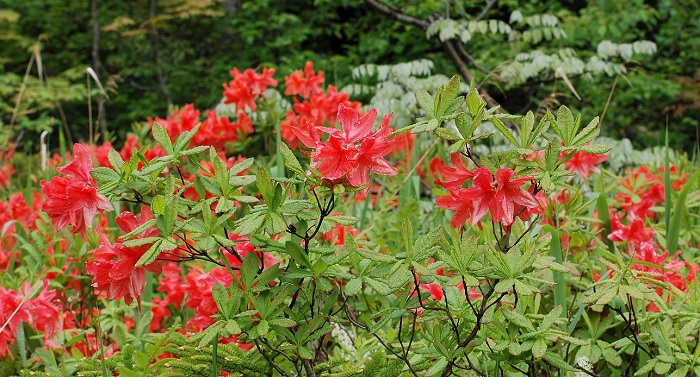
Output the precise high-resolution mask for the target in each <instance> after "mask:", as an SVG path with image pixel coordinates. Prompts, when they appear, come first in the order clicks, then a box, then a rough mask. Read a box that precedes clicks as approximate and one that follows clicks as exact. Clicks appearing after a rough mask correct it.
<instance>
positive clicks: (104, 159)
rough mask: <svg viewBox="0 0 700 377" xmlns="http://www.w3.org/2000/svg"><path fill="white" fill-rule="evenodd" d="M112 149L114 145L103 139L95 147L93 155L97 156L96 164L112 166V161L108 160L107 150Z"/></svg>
mask: <svg viewBox="0 0 700 377" xmlns="http://www.w3.org/2000/svg"><path fill="white" fill-rule="evenodd" d="M112 149H114V147H113V146H112V143H110V142H109V141H105V142H104V143H103V144H102V145H100V146H99V147H95V156H96V157H97V165H98V166H104V167H107V168H111V167H112V163H110V162H109V151H111V150H112Z"/></svg>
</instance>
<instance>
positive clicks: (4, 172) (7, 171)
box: [0, 162, 15, 187]
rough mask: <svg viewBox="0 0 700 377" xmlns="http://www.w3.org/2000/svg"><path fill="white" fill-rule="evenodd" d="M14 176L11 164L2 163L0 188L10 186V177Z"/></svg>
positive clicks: (0, 166)
mask: <svg viewBox="0 0 700 377" xmlns="http://www.w3.org/2000/svg"><path fill="white" fill-rule="evenodd" d="M14 174H15V169H14V168H13V167H12V164H10V163H9V162H8V163H4V162H3V163H2V164H1V165H0V187H7V186H9V185H10V177H12V176H13V175H14Z"/></svg>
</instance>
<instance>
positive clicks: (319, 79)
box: [284, 61, 323, 98]
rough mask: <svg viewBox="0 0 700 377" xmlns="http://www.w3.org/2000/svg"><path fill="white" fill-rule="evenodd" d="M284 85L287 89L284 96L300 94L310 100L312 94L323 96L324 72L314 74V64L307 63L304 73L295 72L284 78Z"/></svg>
mask: <svg viewBox="0 0 700 377" xmlns="http://www.w3.org/2000/svg"><path fill="white" fill-rule="evenodd" d="M284 84H285V85H286V86H287V88H286V89H285V90H284V94H286V95H293V94H298V95H300V96H302V97H303V98H309V97H310V96H311V94H321V93H323V89H322V88H321V85H323V71H318V74H315V73H314V63H313V62H310V61H309V62H306V65H305V66H304V71H303V72H302V71H294V72H293V73H292V74H291V75H289V76H287V77H285V78H284Z"/></svg>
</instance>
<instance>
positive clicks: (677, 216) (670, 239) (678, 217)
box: [666, 169, 700, 254]
mask: <svg viewBox="0 0 700 377" xmlns="http://www.w3.org/2000/svg"><path fill="white" fill-rule="evenodd" d="M698 179H700V169H696V170H695V172H694V173H693V175H692V176H691V177H690V178H689V179H688V181H687V182H686V184H685V186H683V189H682V190H681V193H680V194H679V195H678V200H677V201H676V203H675V204H676V205H675V206H674V207H675V210H674V212H673V217H672V218H671V223H670V225H669V228H668V229H667V230H666V250H668V251H669V253H671V254H673V253H675V252H676V251H677V250H678V239H679V236H680V233H681V222H682V221H683V215H684V214H685V210H686V208H685V200H686V198H687V197H688V194H690V192H691V191H692V190H693V189H694V188H695V184H696V182H697V180H698Z"/></svg>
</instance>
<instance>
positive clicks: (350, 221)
mask: <svg viewBox="0 0 700 377" xmlns="http://www.w3.org/2000/svg"><path fill="white" fill-rule="evenodd" d="M326 220H328V221H332V222H334V223H336V224H340V225H343V226H351V225H355V224H356V223H357V222H358V221H360V219H358V218H357V217H354V216H345V215H340V216H329V217H326Z"/></svg>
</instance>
